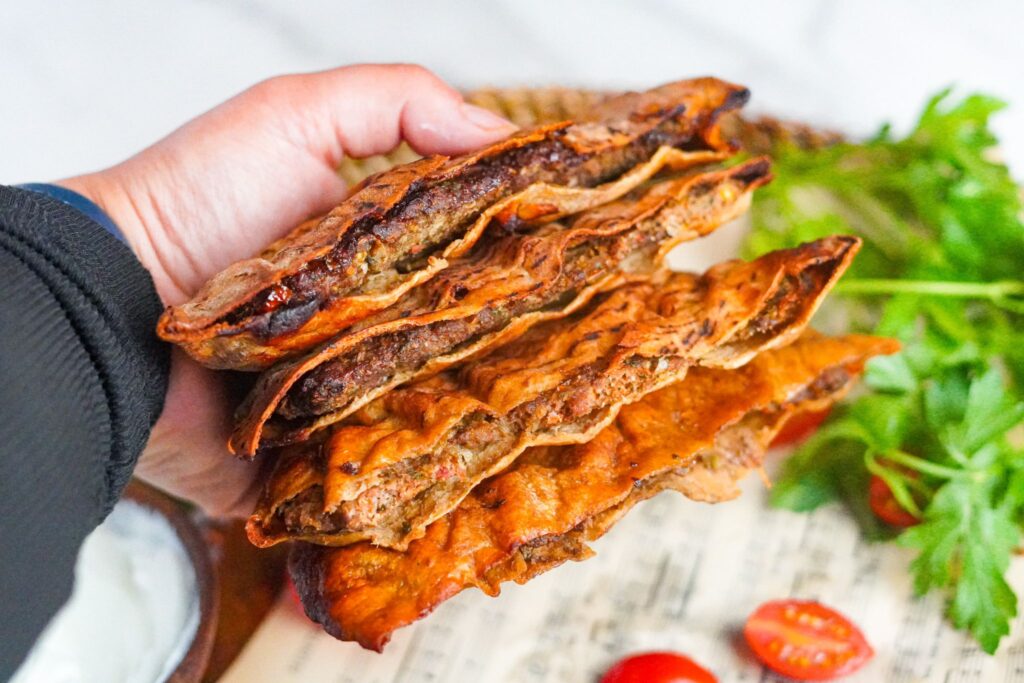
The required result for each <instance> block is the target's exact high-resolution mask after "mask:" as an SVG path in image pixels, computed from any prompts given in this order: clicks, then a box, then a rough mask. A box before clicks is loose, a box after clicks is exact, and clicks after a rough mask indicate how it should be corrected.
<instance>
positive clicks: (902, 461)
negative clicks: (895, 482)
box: [882, 448, 970, 479]
mask: <svg viewBox="0 0 1024 683" xmlns="http://www.w3.org/2000/svg"><path fill="white" fill-rule="evenodd" d="M882 457H884V458H885V459H886V460H891V461H892V462H894V463H896V464H898V465H903V466H904V467H909V468H910V469H912V470H917V471H918V472H924V473H925V474H930V475H932V476H934V477H941V478H943V479H962V478H964V477H968V476H970V472H967V471H965V470H961V469H956V468H953V467H946V466H945V465H939V464H938V463H934V462H931V461H930V460H925V459H924V458H919V457H917V456H916V455H911V454H910V453H907V452H905V451H901V450H897V449H895V448H894V449H892V450H890V451H886V452H885V453H884V454H883V455H882Z"/></svg>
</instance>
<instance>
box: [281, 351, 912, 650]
mask: <svg viewBox="0 0 1024 683" xmlns="http://www.w3.org/2000/svg"><path fill="white" fill-rule="evenodd" d="M896 348H897V345H896V343H895V342H893V341H891V340H887V339H881V338H876V337H863V336H848V337H839V338H828V337H823V336H820V335H818V334H816V333H813V332H808V333H805V334H804V336H803V337H801V338H800V339H799V340H797V341H796V342H794V343H793V344H792V345H790V346H787V347H783V348H779V349H774V350H770V351H766V352H764V353H763V354H761V355H760V356H758V357H757V358H755V359H754V360H753V361H751V362H750V363H748V364H747V365H745V366H743V367H741V368H738V369H734V370H722V369H712V368H702V367H699V368H694V369H693V370H691V371H690V373H689V374H688V375H687V376H686V378H685V379H683V380H682V381H681V382H679V383H677V384H674V385H672V386H669V387H666V388H664V389H661V390H659V391H657V392H654V393H652V394H648V395H647V396H646V397H644V398H643V399H641V400H640V401H638V402H636V403H633V404H631V405H628V406H625V407H624V408H623V409H622V410H621V411H620V412H619V415H618V417H617V418H616V419H615V421H614V422H612V423H611V424H610V425H608V426H607V427H606V428H605V429H604V430H602V431H601V433H600V434H598V435H597V436H596V437H595V438H594V439H593V440H592V441H590V442H588V443H586V444H579V445H571V446H554V447H551V446H548V447H539V448H533V449H530V450H529V451H527V452H526V453H524V454H523V456H522V457H520V458H519V459H518V460H517V461H516V462H515V463H514V464H513V465H512V466H511V467H510V468H509V469H508V470H506V471H505V472H502V473H501V474H498V475H497V476H495V477H492V478H491V479H488V480H486V481H484V482H482V483H481V484H480V485H479V486H477V487H476V488H475V489H474V490H473V491H472V492H471V493H470V495H469V496H467V497H466V499H465V500H463V501H462V503H460V504H459V506H458V507H457V508H456V509H455V510H453V511H452V512H450V513H449V514H447V515H446V516H444V517H442V518H441V519H439V520H437V521H435V522H434V523H432V524H431V525H430V526H429V527H428V528H427V531H426V534H425V535H424V536H423V537H422V538H420V539H417V540H415V541H413V542H412V543H411V544H410V545H409V548H408V549H407V550H406V551H405V552H399V551H395V550H389V549H386V548H381V547H376V546H373V545H371V544H369V543H359V544H356V545H352V546H348V547H345V548H325V547H320V546H314V545H310V544H299V545H297V546H296V547H295V549H294V550H293V553H292V557H291V560H290V569H291V574H292V578H293V580H294V582H295V585H296V587H297V588H298V591H299V595H300V596H301V598H302V602H303V604H304V606H305V608H306V612H307V614H309V616H310V617H311V618H312V619H313V620H314V621H316V622H318V623H320V624H322V625H323V626H324V628H325V629H326V630H327V631H328V633H330V634H331V635H333V636H335V637H337V638H340V639H342V640H355V641H357V642H359V643H360V644H361V645H362V646H363V647H366V648H369V649H374V650H380V649H381V648H382V647H383V646H384V644H385V643H386V642H387V641H388V639H389V637H390V634H391V633H392V632H393V631H394V630H395V629H397V628H399V627H402V626H405V625H408V624H410V623H412V622H414V621H416V620H418V619H421V618H423V617H424V616H426V615H427V614H429V613H430V612H432V611H433V610H434V609H435V608H436V607H437V606H438V605H439V604H440V603H442V602H443V601H445V600H447V599H448V598H450V597H452V596H454V595H456V594H458V593H459V592H461V591H462V590H464V589H465V588H468V587H471V586H476V587H478V588H480V589H481V590H482V591H484V592H485V593H487V594H488V595H497V594H498V592H499V591H500V584H501V583H502V582H504V581H516V582H517V583H525V582H526V581H528V580H529V579H531V578H533V577H534V576H536V575H538V574H540V573H542V572H544V571H547V570H548V569H551V568H553V567H555V566H557V565H559V564H561V563H562V562H565V561H566V560H582V559H586V558H587V557H589V556H591V555H592V554H593V553H592V551H591V550H590V548H589V547H588V545H587V543H588V542H589V541H592V540H594V539H596V538H598V537H600V536H602V535H603V534H604V533H605V532H606V531H607V530H608V529H609V528H610V527H611V526H612V525H613V524H614V522H615V521H616V520H618V519H619V518H620V517H621V516H622V515H623V514H625V512H627V511H628V510H629V509H630V508H631V507H632V506H633V505H635V504H636V503H638V502H640V501H641V500H644V499H646V498H648V497H650V496H653V495H655V494H656V493H658V492H660V491H662V490H666V489H671V490H676V491H679V492H680V493H683V494H684V495H686V496H688V497H690V498H693V499H696V500H702V501H706V502H718V501H722V500H728V499H730V498H732V497H734V496H736V495H738V492H739V491H738V488H737V486H736V483H737V482H738V481H739V479H741V478H742V477H743V476H744V475H745V474H746V473H747V472H749V471H750V470H751V469H753V468H756V467H758V466H759V465H760V460H761V456H762V454H763V452H764V450H765V448H766V446H767V445H768V443H769V442H770V440H771V438H772V436H773V435H774V433H775V432H776V430H777V429H778V427H779V426H780V425H781V424H782V423H783V422H784V421H785V419H786V418H787V417H788V416H790V415H792V414H794V413H796V412H799V411H803V410H807V409H820V408H823V407H826V406H827V405H830V404H831V403H832V402H834V401H835V400H837V399H838V398H839V397H840V396H841V395H842V394H843V393H844V392H845V391H846V390H847V389H848V388H849V386H850V385H851V383H852V382H853V381H854V379H855V378H856V376H857V374H859V372H860V370H861V368H862V367H863V365H864V363H865V362H866V361H867V360H868V359H869V358H871V357H872V356H875V355H878V354H883V353H892V352H894V351H895V350H896Z"/></svg>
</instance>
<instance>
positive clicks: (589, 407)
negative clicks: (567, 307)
mask: <svg viewBox="0 0 1024 683" xmlns="http://www.w3.org/2000/svg"><path fill="white" fill-rule="evenodd" d="M859 245H860V241H859V240H858V239H857V238H853V237H842V236H835V237H829V238H825V239H822V240H819V241H817V242H811V243H808V244H805V245H802V246H800V247H797V248H794V249H786V250H780V251H776V252H772V253H770V254H767V255H765V256H762V257H760V258H758V259H756V260H755V261H752V262H749V263H748V262H744V261H738V260H737V261H728V262H725V263H721V264H719V265H717V266H714V267H713V268H711V269H710V270H708V271H707V272H706V273H705V274H704V275H702V276H697V275H693V274H687V273H672V274H667V273H666V274H665V275H664V276H663V277H662V278H660V279H655V280H653V281H652V282H649V283H643V284H634V285H626V286H624V287H621V288H619V289H616V290H614V291H613V292H610V293H608V294H606V295H602V297H600V298H599V300H596V301H594V302H592V303H591V304H590V305H589V306H587V307H586V308H584V309H583V310H581V311H580V312H578V313H577V314H574V315H573V316H570V317H568V318H563V319H561V320H556V321H553V322H550V323H545V324H542V325H538V326H536V327H534V328H532V329H531V330H530V331H529V332H527V333H526V334H524V335H523V336H522V337H520V338H519V339H517V340H516V341H514V342H512V343H511V344H508V345H506V346H503V347H501V348H499V349H497V350H496V351H495V352H493V353H492V354H490V355H488V356H486V357H484V358H483V359H481V360H479V361H476V362H474V363H472V364H470V365H468V366H467V367H465V368H463V369H462V370H461V371H454V370H453V371H449V372H445V373H441V374H439V375H437V376H435V377H433V378H430V379H428V380H425V381H422V382H418V383H414V384H411V385H409V386H407V387H403V388H399V389H396V390H393V391H391V392H389V393H387V394H385V395H384V396H382V397H381V398H379V399H377V400H376V401H374V402H372V403H370V404H368V405H367V406H365V407H364V408H362V409H361V410H359V411H357V412H356V413H355V414H354V415H352V416H351V417H350V418H349V420H347V421H346V422H344V423H341V424H339V425H336V426H335V427H333V428H332V429H330V430H327V432H328V433H327V434H325V435H323V436H322V438H319V439H313V440H312V441H310V442H307V443H304V444H298V445H296V446H294V447H287V448H285V449H283V451H282V453H281V454H280V455H279V456H278V462H277V465H276V467H275V470H274V472H273V473H272V475H271V476H270V478H269V480H268V482H267V485H266V488H265V490H264V493H263V496H262V497H261V499H260V501H259V503H258V505H257V508H256V511H255V512H254V514H253V516H252V517H251V518H250V520H249V523H248V524H247V531H248V534H249V538H250V540H251V541H252V542H253V543H255V544H257V545H264V546H265V545H272V544H274V543H277V542H280V541H283V540H287V539H289V538H291V539H302V540H309V541H315V542H317V543H322V544H330V545H347V544H349V543H354V542H357V541H361V540H371V541H373V542H374V543H377V544H379V545H385V546H388V547H394V548H403V547H405V546H406V545H407V544H408V542H409V541H411V540H413V539H415V538H418V537H419V536H421V535H422V534H423V533H424V529H425V528H426V525H427V524H429V523H430V522H432V521H434V520H435V519H437V518H439V517H441V516H442V515H444V514H445V513H447V512H448V511H450V510H451V509H452V508H454V507H455V506H456V505H457V504H458V502H459V501H460V500H462V498H464V497H465V496H466V494H467V493H468V492H469V490H470V489H471V488H472V487H473V486H474V485H475V484H477V483H478V482H480V481H481V480H483V479H485V478H487V477H489V476H491V475H493V474H496V473H498V472H500V471H501V470H503V469H505V468H506V467H508V466H509V465H510V464H511V463H512V462H513V461H514V460H515V459H516V457H518V456H519V454H521V453H522V452H523V451H524V450H525V449H526V448H529V447H531V446H540V445H556V444H567V443H582V442H585V441H588V440H590V439H591V438H593V437H594V435H596V434H597V433H598V432H599V431H600V430H601V429H603V428H604V427H605V426H607V425H608V424H610V423H611V421H612V420H614V419H615V415H616V414H617V412H618V410H619V408H621V407H622V406H623V405H625V404H628V403H632V402H634V401H637V400H638V399H640V398H641V397H643V396H644V395H646V394H648V393H650V392H652V391H655V390H657V389H659V388H661V387H664V386H667V385H669V384H672V383H674V382H678V381H680V380H681V379H682V378H683V377H684V376H685V374H686V372H687V370H688V369H689V368H690V367H692V366H695V365H703V366H707V367H721V368H733V367H739V366H741V365H743V364H744V363H746V362H748V361H749V360H750V359H752V358H753V357H754V356H755V355H757V354H758V353H760V352H762V351H765V350H767V349H770V348H775V347H777V346H781V345H785V344H787V343H789V342H790V341H792V340H793V339H795V338H796V337H797V336H798V335H799V334H800V333H801V332H802V331H803V328H804V327H805V325H806V324H807V321H808V320H809V318H810V316H811V315H812V314H813V312H814V311H815V310H816V308H817V306H818V304H819V303H820V302H821V300H822V299H823V297H824V296H825V294H826V293H827V292H828V290H829V289H830V288H831V287H832V285H833V284H834V283H835V281H836V280H837V279H838V278H839V276H840V275H841V274H842V272H843V271H844V270H845V269H846V267H847V266H848V265H849V263H850V261H851V260H852V258H853V256H854V254H855V253H856V251H857V249H858V248H859Z"/></svg>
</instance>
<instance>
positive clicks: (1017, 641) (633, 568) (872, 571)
mask: <svg viewBox="0 0 1024 683" xmlns="http://www.w3.org/2000/svg"><path fill="white" fill-rule="evenodd" d="M774 457H775V458H777V457H778V456H777V455H776V456H774ZM594 548H595V549H596V551H597V556H596V557H594V558H592V559H590V560H587V561H585V562H580V563H574V562H570V563H567V564H565V565H562V566H561V567H558V568H556V569H554V570H552V571H550V572H548V573H547V574H544V575H542V576H540V577H539V578H537V579H535V580H534V581H531V582H530V583H529V584H527V585H525V586H518V585H516V584H509V585H507V586H506V587H505V588H504V589H503V590H502V594H501V596H500V597H498V598H496V599H492V598H488V597H487V596H485V595H484V594H483V593H481V592H479V591H477V590H475V589H470V590H467V591H465V592H463V593H462V594H460V595H458V596H457V597H456V598H455V599H453V600H450V601H449V602H448V603H446V604H443V605H442V606H441V607H440V608H439V609H438V610H437V611H436V612H435V613H434V614H432V615H430V616H429V617H428V618H426V619H425V620H423V621H421V622H419V623H417V624H415V625H413V626H411V627H408V628H404V629H401V630H399V631H397V632H396V633H395V636H394V638H393V640H392V641H391V643H390V644H388V646H387V647H386V648H385V650H384V653H383V654H380V655H378V654H376V653H373V652H367V651H364V650H362V649H361V648H360V647H359V646H357V645H355V644H353V643H342V642H338V641H336V640H334V639H333V638H331V637H330V636H328V635H326V634H325V633H323V632H322V631H321V630H320V628H319V627H318V626H316V625H314V624H311V623H310V622H309V621H308V620H307V619H306V618H305V616H304V615H303V614H302V611H301V609H300V608H299V607H298V606H297V605H295V604H294V603H293V601H292V599H291V598H290V597H289V596H287V595H284V596H283V597H282V599H281V600H280V602H279V604H278V605H277V606H276V607H275V609H274V610H273V611H272V612H271V614H270V616H269V617H268V618H267V620H266V622H265V623H264V624H263V625H262V626H261V628H260V630H259V631H257V633H256V634H255V636H254V637H253V639H252V641H251V642H250V644H249V645H248V646H247V648H246V650H245V651H243V653H242V654H241V655H240V657H239V659H238V661H236V663H235V664H234V665H233V667H232V668H231V669H230V670H229V671H228V673H227V674H226V675H225V676H224V677H223V678H222V679H221V683H261V682H263V681H267V682H271V681H272V682H273V683H420V682H430V683H442V682H444V683H447V682H448V681H452V682H456V683H461V682H463V681H467V682H470V681H487V682H494V683H506V682H507V683H595V681H596V680H597V679H598V677H599V675H600V673H601V672H603V671H604V670H605V669H606V668H608V667H609V666H611V665H612V664H613V663H614V662H615V661H616V660H618V659H619V658H620V657H622V656H624V655H626V654H629V653H634V652H638V651H643V650H660V649H669V650H676V651H678V652H682V653H685V654H687V655H689V656H690V657H692V658H694V659H695V660H696V661H698V662H700V663H701V664H703V665H704V666H706V667H707V668H709V669H711V670H712V671H713V672H714V673H715V674H716V675H717V676H718V680H719V681H720V682H721V683H752V682H755V681H756V682H759V683H772V682H775V681H778V682H779V683H782V681H784V680H785V679H782V678H778V677H775V676H773V675H772V674H770V673H766V672H765V671H764V670H763V669H762V668H761V667H760V666H759V665H758V664H757V663H756V662H755V661H754V660H753V659H752V658H751V655H750V654H749V650H748V649H747V648H746V646H745V644H744V643H743V641H742V636H741V635H740V629H741V628H742V625H743V622H744V620H745V619H746V617H747V615H748V614H749V613H750V612H751V611H753V610H754V609H755V608H756V607H757V606H758V605H759V604H761V603H762V602H764V601H766V600H772V599H776V598H784V597H796V598H812V599H817V600H820V601H822V602H824V603H826V604H828V605H830V606H832V607H835V608H836V609H838V610H839V611H841V612H842V613H843V614H846V615H847V616H848V617H850V618H851V619H852V620H853V621H854V622H856V623H857V624H858V625H859V626H860V627H861V629H862V630H863V631H864V633H865V635H866V636H867V639H868V641H869V642H870V643H871V645H872V646H873V647H874V649H875V652H876V654H875V657H874V659H873V660H872V661H871V662H870V663H869V664H868V665H867V666H866V667H865V668H864V669H862V670H861V671H860V672H858V673H857V674H856V675H853V676H849V677H847V678H844V679H842V680H843V681H848V682H849V683H877V682H878V681H891V682H893V683H918V682H929V683H931V682H933V681H935V682H938V681H942V682H943V683H968V682H977V683H1010V682H1011V681H1024V630H1022V628H1021V621H1022V620H1024V619H1022V618H1021V617H1018V618H1017V620H1016V622H1015V623H1014V625H1013V631H1012V633H1011V635H1010V636H1009V637H1007V638H1006V639H1004V641H1003V644H1002V646H1001V647H1000V649H999V652H998V653H997V655H996V656H988V655H986V654H985V653H983V652H982V651H981V650H980V649H979V648H978V647H977V645H976V644H975V643H974V642H973V641H972V640H971V638H970V637H969V636H967V635H966V634H964V633H962V632H958V631H955V630H954V629H953V628H952V627H951V626H949V624H948V623H947V622H946V621H945V620H944V618H943V616H942V611H943V609H942V607H943V606H942V600H941V598H940V597H939V596H934V595H932V596H928V597H927V598H924V599H915V598H914V597H913V594H912V586H911V579H910V574H909V572H908V567H907V565H908V563H909V561H910V559H911V557H912V554H911V553H910V552H908V551H907V550H904V549H901V548H898V547H896V546H894V545H893V544H872V543H868V542H866V541H865V540H863V539H862V538H861V536H860V533H859V531H858V529H857V527H856V524H855V523H854V521H853V519H852V518H851V517H850V516H849V514H848V513H847V512H846V511H845V510H843V508H842V507H840V506H838V505H836V506H830V507H827V508H825V509H822V510H819V511H817V512H815V513H813V514H797V513H791V512H788V511H783V510H775V509H772V508H770V507H768V504H767V501H766V491H765V488H764V485H763V484H762V482H761V481H760V479H759V478H758V477H757V476H756V475H755V476H751V477H749V478H748V480H747V481H746V482H745V485H744V495H743V496H742V497H740V498H739V499H737V500H733V501H730V502H726V503H721V504H718V505H707V504H702V503H696V502H693V501H689V500H686V499H684V498H683V497H682V496H681V495H679V494H678V493H675V492H671V491H669V492H664V493H662V494H660V495H659V496H657V497H655V498H653V499H651V500H649V501H646V502H645V503H641V504H640V505H639V506H637V507H636V508H634V509H633V510H632V512H630V513H629V514H628V515H627V516H626V517H625V518H624V519H623V520H622V521H621V522H620V523H619V524H618V525H617V526H616V527H615V528H613V529H612V531H611V532H610V533H609V534H608V535H607V536H605V537H604V538H602V539H600V540H599V541H597V542H596V543H595V544H594ZM1010 583H1011V585H1013V586H1014V589H1015V590H1016V591H1017V592H1018V593H1019V592H1020V591H1021V589H1024V562H1022V561H1021V560H1020V559H1017V560H1015V561H1014V562H1013V564H1012V566H1011V570H1010Z"/></svg>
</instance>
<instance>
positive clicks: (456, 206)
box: [225, 119, 706, 337]
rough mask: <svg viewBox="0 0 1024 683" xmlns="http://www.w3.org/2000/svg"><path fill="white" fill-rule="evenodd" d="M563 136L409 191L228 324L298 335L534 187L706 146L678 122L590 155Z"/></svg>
mask: <svg viewBox="0 0 1024 683" xmlns="http://www.w3.org/2000/svg"><path fill="white" fill-rule="evenodd" d="M563 138H564V131H560V132H557V133H555V134H554V135H553V136H552V137H551V138H548V139H545V140H541V141H538V142H536V143H533V144H529V145H526V146H524V147H520V148H518V149H513V150H508V151H507V152H503V153H500V154H498V155H496V156H494V157H491V158H488V159H483V160H481V161H479V162H477V163H476V164H474V165H472V166H470V167H468V168H466V169H464V170H463V171H462V172H461V173H460V175H459V176H458V177H455V178H451V179H447V180H443V181H440V182H437V183H435V184H432V185H426V186H424V187H422V188H415V189H413V190H411V191H410V192H409V193H408V195H407V196H406V198H405V199H403V200H402V201H400V202H399V203H398V204H396V205H395V206H394V207H393V208H392V209H391V210H390V211H388V213H387V215H386V216H385V217H384V218H383V219H381V218H380V217H379V216H370V217H368V218H366V219H364V220H363V221H361V222H360V223H357V224H355V225H353V226H352V227H351V229H349V230H348V231H347V232H346V233H345V236H344V237H343V238H342V239H341V241H340V242H339V243H338V244H337V245H336V246H335V247H334V248H333V249H332V250H331V251H330V252H329V253H328V254H326V255H325V256H322V257H320V258H316V259H311V260H310V261H308V262H307V263H305V264H304V265H303V266H302V268H301V269H300V270H299V271H298V272H296V273H294V274H292V275H289V276H287V277H284V278H282V279H281V280H280V281H279V282H277V283H275V284H274V285H272V286H270V287H268V288H267V289H265V290H263V291H262V292H260V293H259V294H257V295H256V296H255V297H254V298H253V299H252V300H250V301H249V302H248V303H246V304H244V305H243V306H241V307H239V308H238V309H237V310H235V311H234V312H232V313H231V314H229V315H228V316H226V318H225V322H227V323H228V324H229V325H232V326H236V325H242V324H244V325H245V327H246V329H248V330H250V331H251V332H253V333H254V334H257V335H265V336H268V337H269V336H274V335H277V334H283V333H286V332H288V331H291V330H294V329H297V328H298V327H300V326H301V325H302V323H304V322H305V321H306V320H308V319H309V318H310V317H311V316H312V315H313V314H314V313H315V312H316V311H317V310H318V309H319V308H320V306H321V305H322V304H323V303H324V302H325V301H328V300H330V299H331V298H334V297H339V296H344V295H346V294H348V293H350V292H352V291H353V290H355V289H356V288H358V287H359V286H360V285H362V284H363V283H365V282H366V281H367V280H368V279H370V278H371V277H372V276H374V275H377V274H379V273H382V272H385V271H387V270H388V269H390V268H395V267H397V266H400V265H401V262H408V263H418V262H419V261H420V260H422V258H423V257H425V256H426V255H427V254H428V253H431V252H434V251H436V250H437V249H440V248H443V247H444V246H445V245H447V244H448V243H449V242H451V241H452V240H453V239H455V238H456V237H458V236H459V235H460V234H462V232H463V231H464V229H465V227H466V225H467V224H468V223H469V222H470V221H471V220H473V219H474V218H475V217H476V215H478V214H479V213H480V212H481V211H483V210H484V209H486V208H487V207H488V206H490V205H491V204H493V203H495V202H497V201H499V200H501V199H503V198H505V197H507V196H509V195H512V194H515V193H516V192H519V191H521V190H523V189H525V188H526V187H528V186H529V185H532V184H534V183H537V182H546V183H554V184H559V185H569V186H583V187H590V186H594V185H598V184H600V183H602V182H605V181H607V180H611V179H613V178H615V177H617V176H619V175H621V174H622V173H624V172H625V171H627V170H628V169H630V168H631V167H633V166H635V165H637V164H638V163H641V162H643V161H644V160H646V159H647V158H649V157H650V156H651V155H652V154H653V153H654V151H655V150H657V148H658V147H659V146H661V145H666V144H667V145H674V146H678V147H682V148H684V149H686V148H693V149H700V148H704V147H706V145H704V144H703V142H702V141H700V140H696V141H695V140H694V139H693V126H692V124H691V123H690V122H688V121H680V120H678V119H670V120H667V121H665V122H663V123H662V124H661V125H660V126H658V127H657V128H655V129H653V130H652V131H650V132H648V133H646V134H644V135H641V136H639V137H638V138H637V139H635V140H633V141H631V142H629V143H627V144H625V145H623V146H621V147H617V148H612V149H606V150H603V151H601V152H597V153H591V154H581V153H579V152H576V151H574V150H573V149H572V147H571V146H569V145H568V144H566V142H565V141H564V140H563ZM687 143H690V144H687ZM407 267H408V266H407ZM229 333H230V332H229Z"/></svg>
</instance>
